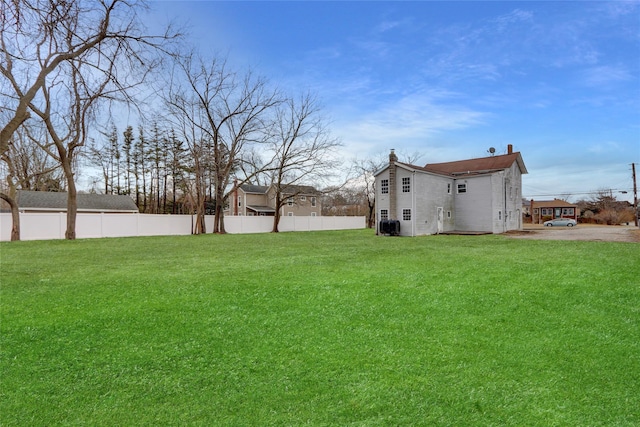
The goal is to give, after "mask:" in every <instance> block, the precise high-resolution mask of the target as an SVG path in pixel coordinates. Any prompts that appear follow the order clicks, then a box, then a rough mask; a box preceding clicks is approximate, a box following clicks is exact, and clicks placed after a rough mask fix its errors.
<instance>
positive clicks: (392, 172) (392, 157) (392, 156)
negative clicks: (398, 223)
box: [389, 148, 398, 220]
mask: <svg viewBox="0 0 640 427" xmlns="http://www.w3.org/2000/svg"><path fill="white" fill-rule="evenodd" d="M397 161H398V156H396V153H395V151H394V150H393V148H392V149H391V153H389V219H393V220H395V219H397V218H396V211H397V209H398V208H397V203H396V162H397Z"/></svg>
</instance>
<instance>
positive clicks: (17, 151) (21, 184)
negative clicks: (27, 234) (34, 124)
mask: <svg viewBox="0 0 640 427" xmlns="http://www.w3.org/2000/svg"><path fill="white" fill-rule="evenodd" d="M39 130H40V131H42V129H39ZM29 135H31V137H30V136H29ZM33 135H36V136H40V137H42V132H40V135H38V132H37V130H33V131H31V132H27V129H26V128H25V127H23V128H21V129H18V131H17V132H15V133H14V134H13V137H12V138H11V141H10V142H9V146H8V149H7V150H6V151H5V152H4V153H3V154H2V156H1V158H2V161H3V162H4V166H5V167H4V173H3V175H4V180H5V182H6V189H5V190H3V191H2V192H0V198H1V199H3V200H4V201H6V202H7V203H8V204H9V207H10V209H11V218H12V227H11V240H12V241H16V240H20V214H19V210H18V208H19V207H18V204H17V202H16V194H17V190H18V189H22V190H39V191H60V190H61V189H62V188H63V187H64V179H63V177H61V176H60V175H59V169H60V165H59V164H57V163H55V162H54V161H53V159H51V158H50V157H49V156H48V155H47V154H46V153H45V152H44V151H42V150H41V149H40V148H39V147H38V145H36V144H35V143H34V141H33V140H32V137H33ZM43 138H46V136H45V137H43Z"/></svg>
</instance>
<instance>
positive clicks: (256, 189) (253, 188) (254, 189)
mask: <svg viewBox="0 0 640 427" xmlns="http://www.w3.org/2000/svg"><path fill="white" fill-rule="evenodd" d="M240 188H242V191H244V192H245V193H257V194H264V193H266V192H267V190H268V189H269V187H266V186H264V185H252V184H242V185H241V186H240Z"/></svg>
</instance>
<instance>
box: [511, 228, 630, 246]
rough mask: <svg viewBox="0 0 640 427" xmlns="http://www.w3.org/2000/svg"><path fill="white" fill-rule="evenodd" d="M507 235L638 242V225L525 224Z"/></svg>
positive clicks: (541, 238) (520, 237) (522, 237)
mask: <svg viewBox="0 0 640 427" xmlns="http://www.w3.org/2000/svg"><path fill="white" fill-rule="evenodd" d="M507 235H508V236H509V237H513V238H514V239H538V240H590V241H603V242H640V229H638V227H634V226H622V225H620V226H617V225H586V224H584V225H583V224H581V225H578V226H576V227H544V226H542V225H532V224H525V225H524V229H523V230H522V231H510V232H508V233H507Z"/></svg>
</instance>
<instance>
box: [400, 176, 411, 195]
mask: <svg viewBox="0 0 640 427" xmlns="http://www.w3.org/2000/svg"><path fill="white" fill-rule="evenodd" d="M402 192H403V193H410V192H411V178H402Z"/></svg>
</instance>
